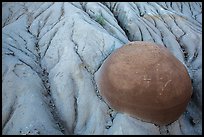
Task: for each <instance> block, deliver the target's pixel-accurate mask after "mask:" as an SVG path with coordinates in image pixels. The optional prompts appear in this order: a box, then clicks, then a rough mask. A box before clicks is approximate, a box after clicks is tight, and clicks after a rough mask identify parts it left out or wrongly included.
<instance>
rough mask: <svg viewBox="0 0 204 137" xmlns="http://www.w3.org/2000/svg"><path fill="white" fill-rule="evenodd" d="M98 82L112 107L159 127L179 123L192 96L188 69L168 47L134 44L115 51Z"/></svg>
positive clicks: (99, 73) (102, 67)
mask: <svg viewBox="0 0 204 137" xmlns="http://www.w3.org/2000/svg"><path fill="white" fill-rule="evenodd" d="M96 82H97V85H98V88H99V91H100V94H101V95H102V97H103V98H104V100H105V101H106V102H107V103H108V104H109V105H110V107H112V108H113V109H115V110H116V111H119V112H124V113H127V114H129V115H130V116H132V117H135V118H139V119H141V120H143V121H146V122H151V123H154V124H157V125H166V124H170V123H172V122H174V121H175V120H177V119H178V118H179V117H180V115H181V114H182V113H183V112H184V111H185V109H186V106H187V104H188V102H189V101H190V98H191V95H192V85H191V80H190V77H189V75H188V72H187V70H186V68H185V66H184V65H183V64H182V63H181V62H180V61H179V60H178V59H177V58H176V57H174V55H172V54H171V53H170V52H169V51H168V50H167V49H166V48H165V47H163V46H159V45H156V44H154V43H150V42H131V43H129V44H127V45H124V46H123V47H121V48H119V49H117V50H116V51H114V52H113V53H112V54H111V55H110V56H109V57H108V58H107V59H106V61H105V62H104V63H103V64H102V66H101V68H100V69H99V71H98V72H97V75H96Z"/></svg>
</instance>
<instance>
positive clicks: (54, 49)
mask: <svg viewBox="0 0 204 137" xmlns="http://www.w3.org/2000/svg"><path fill="white" fill-rule="evenodd" d="M201 36H202V3H196V2H195V3H194V2H192V3H184V2H182V3H178V2H175V3H174V2H173V3H154V2H148V3H137V2H135V3H133V2H130V3H128V2H125V3H124V2H123V3H120V2H117V3H115V2H112V3H110V2H107V3H98V2H97V3H85V2H80V3H79V2H76V3H71V2H70V3H68V2H67V3H61V2H56V3H54V2H47V3H41V2H36V3H22V2H19V3H2V133H3V134H201V133H202V124H201V121H202V115H201V114H202V98H201V96H202V84H201V83H202V77H201V76H202V71H201V70H202V59H201V58H202V38H201ZM130 41H150V42H155V43H156V44H160V45H162V46H165V47H167V49H168V50H169V51H170V52H171V53H172V54H174V55H175V56H176V58H177V59H179V60H180V61H181V62H182V63H183V64H185V65H186V68H187V70H188V73H189V75H190V78H191V81H192V85H193V95H192V98H191V101H190V103H189V105H188V106H187V109H186V111H185V113H183V114H182V116H181V117H180V118H179V119H178V120H177V121H175V122H174V123H172V124H170V125H168V126H160V127H158V126H155V125H154V124H151V123H147V122H143V121H140V120H138V119H135V118H132V117H129V116H128V115H126V114H123V113H120V112H116V111H113V110H112V108H109V107H108V105H107V104H106V102H105V101H104V100H103V99H102V98H101V95H100V93H99V92H98V87H97V86H98V85H97V84H96V82H95V73H96V72H97V71H98V69H99V68H100V67H101V64H102V63H103V62H104V60H105V59H106V58H107V57H108V56H109V55H110V54H111V53H112V52H113V51H115V50H116V49H118V48H119V47H121V46H122V45H124V44H126V43H128V42H130Z"/></svg>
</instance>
